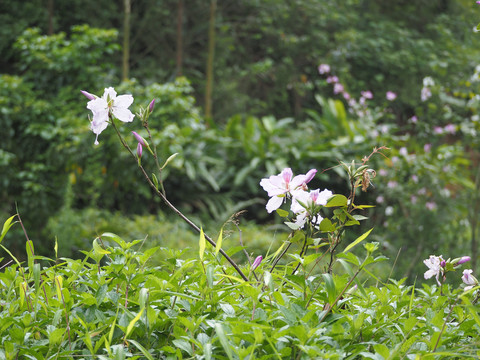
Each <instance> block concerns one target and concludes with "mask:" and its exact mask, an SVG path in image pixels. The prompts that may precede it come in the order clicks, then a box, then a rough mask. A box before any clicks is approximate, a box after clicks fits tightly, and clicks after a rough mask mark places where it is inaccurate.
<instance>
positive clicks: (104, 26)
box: [0, 0, 480, 280]
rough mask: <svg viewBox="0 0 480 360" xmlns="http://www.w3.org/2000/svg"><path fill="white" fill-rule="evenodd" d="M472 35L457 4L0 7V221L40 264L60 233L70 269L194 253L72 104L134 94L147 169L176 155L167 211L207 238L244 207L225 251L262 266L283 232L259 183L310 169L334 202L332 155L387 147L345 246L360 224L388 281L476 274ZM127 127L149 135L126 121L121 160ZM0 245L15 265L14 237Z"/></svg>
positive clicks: (51, 0)
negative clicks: (142, 245)
mask: <svg viewBox="0 0 480 360" xmlns="http://www.w3.org/2000/svg"><path fill="white" fill-rule="evenodd" d="M479 21H480V7H479V6H478V5H477V4H476V3H475V1H466V0H417V1H405V0H393V1H388V2H386V1H384V0H364V1H362V0H345V1H333V0H321V1H320V0H283V1H280V0H262V1H258V0H243V1H233V0H231V1H230V0H222V1H214V0H210V1H208V0H204V1H194V0H175V1H174V0H157V1H155V0H124V1H116V2H113V1H106V0H95V1H91V0H81V1H80V0H70V1H68V2H66V1H59V0H37V1H34V0H31V1H22V2H19V1H13V0H4V1H2V2H1V4H0V51H1V54H2V56H1V57H0V129H1V134H2V141H1V142H0V215H1V216H2V218H4V219H6V218H7V217H8V216H9V215H11V214H13V213H15V212H16V210H15V207H16V206H18V209H19V211H20V214H21V216H22V220H23V221H24V223H25V226H26V228H27V230H28V232H29V235H30V238H32V239H33V240H34V241H35V243H36V248H37V249H39V250H40V251H41V252H42V253H44V254H49V253H51V251H52V249H53V243H54V241H55V238H57V240H58V243H59V253H60V255H64V256H77V255H78V254H79V250H81V249H86V248H89V247H90V244H91V241H92V240H93V238H94V237H95V236H96V235H98V234H101V233H102V232H103V231H111V232H115V233H118V234H119V235H121V236H123V237H124V238H126V239H133V238H144V237H145V236H146V235H148V237H147V239H148V241H147V244H149V245H153V244H159V243H160V244H162V245H164V246H177V247H178V246H181V247H187V246H193V247H195V246H196V241H197V240H196V239H197V235H196V234H194V233H192V232H191V231H190V230H189V229H187V227H186V226H185V225H184V224H183V223H181V222H179V220H177V219H176V218H174V217H173V216H172V214H170V213H169V212H168V210H167V209H166V208H165V207H164V206H163V205H162V204H161V202H160V201H158V200H157V199H156V198H155V197H153V196H152V192H151V191H150V189H149V188H148V186H147V184H146V183H145V182H144V181H143V179H142V176H141V174H140V173H139V172H138V170H137V169H136V164H135V163H134V162H133V161H131V159H130V158H129V155H128V154H127V153H126V152H125V151H123V149H122V147H121V145H120V144H119V142H118V140H117V138H116V135H115V133H114V131H113V130H112V129H111V128H108V129H107V130H106V131H104V132H103V133H102V134H101V136H100V138H99V140H100V145H99V146H94V145H93V142H94V135H93V134H92V132H91V131H90V130H89V121H88V113H89V112H88V111H87V109H86V108H85V107H86V102H87V100H86V98H84V97H83V96H82V95H81V94H80V90H86V91H89V92H91V93H94V94H97V95H102V94H103V89H104V88H105V87H108V86H113V87H115V89H116V90H117V92H118V93H119V94H122V93H131V94H133V96H134V98H135V102H134V104H133V106H132V108H133V110H134V111H138V109H139V108H140V106H143V107H146V106H147V105H148V103H149V102H150V101H151V99H152V98H155V99H156V106H155V110H154V112H153V114H152V115H151V117H150V126H151V128H152V132H153V136H154V138H155V139H156V145H157V146H158V150H159V154H160V157H161V159H166V158H167V157H168V156H169V155H171V154H172V153H175V152H178V153H179V154H180V155H179V156H178V157H177V158H176V159H175V161H174V162H172V163H171V165H170V166H169V168H168V169H167V171H166V173H165V187H166V191H167V195H168V197H169V199H170V200H171V201H172V202H173V203H174V204H176V205H177V206H178V207H179V208H180V209H182V210H183V211H185V212H186V213H187V214H189V215H191V216H192V217H193V218H194V219H195V221H197V222H198V223H200V224H203V226H204V228H206V229H207V232H209V233H211V235H213V236H215V235H216V233H217V232H218V231H219V229H220V227H221V226H222V224H223V223H224V222H225V221H227V220H228V219H230V218H231V216H232V215H233V214H235V213H236V212H238V211H241V210H247V212H246V213H243V214H241V215H239V216H237V217H235V218H234V221H235V222H238V223H239V225H240V228H241V229H242V232H241V233H239V232H238V230H237V228H236V226H234V225H235V224H234V223H233V222H232V221H230V223H229V225H227V228H229V229H230V230H229V236H228V239H227V240H226V241H225V242H224V244H225V246H226V247H230V246H236V245H238V244H239V238H240V236H241V238H242V239H243V242H244V244H245V245H246V246H247V248H248V250H249V251H250V252H252V253H255V254H257V253H260V252H262V253H264V252H265V251H266V250H267V249H268V248H269V247H270V246H272V248H276V247H277V246H279V245H280V243H281V242H282V241H283V240H284V239H285V238H286V236H287V233H286V232H285V231H286V229H285V226H282V225H281V223H280V220H279V219H278V217H275V216H274V215H271V216H269V215H268V214H267V213H266V211H265V208H264V205H265V203H266V200H267V196H266V193H265V192H264V191H263V190H262V189H261V188H260V186H259V181H260V179H261V178H262V177H266V176H269V175H272V174H277V173H278V172H280V171H281V170H282V169H283V168H284V167H287V166H288V167H291V168H292V169H293V171H294V172H295V173H305V172H306V171H308V170H309V169H310V168H316V169H318V170H319V174H318V175H317V177H316V179H315V180H314V182H313V184H312V186H313V187H321V188H329V189H331V190H333V191H334V192H336V193H344V194H346V193H347V192H348V186H347V182H346V175H345V173H343V172H342V171H341V170H340V168H339V167H336V165H338V163H339V161H348V162H350V161H351V160H353V159H355V160H356V161H357V162H359V163H360V162H361V159H362V157H363V156H367V155H368V154H370V153H371V151H372V149H373V148H374V147H375V146H377V147H378V146H387V147H388V148H390V150H388V151H385V152H384V154H385V156H381V155H376V156H374V157H372V160H371V161H370V165H371V166H372V167H373V168H374V169H376V171H377V176H376V177H375V178H374V179H372V181H373V187H371V188H370V189H369V191H368V192H367V193H360V192H359V193H358V197H357V202H361V203H364V204H375V205H376V207H375V208H373V209H371V210H369V211H368V212H366V213H365V214H364V215H367V216H369V217H370V219H369V220H368V221H366V223H365V224H363V225H362V227H361V228H359V229H358V230H357V231H358V234H360V233H362V232H363V231H365V230H366V229H368V228H370V227H375V230H374V232H373V233H372V235H371V239H372V240H376V241H379V242H380V243H381V244H382V247H383V250H384V253H385V254H386V255H388V256H389V257H390V258H391V262H390V264H388V265H386V266H388V269H386V271H390V270H391V269H392V268H393V271H394V273H395V274H396V275H398V276H404V275H405V276H408V277H409V278H410V280H413V279H415V277H417V276H418V277H419V278H422V277H423V276H422V274H423V272H424V271H425V267H424V265H423V264H422V260H423V259H425V258H427V257H428V256H429V255H430V254H436V255H443V256H444V257H445V258H448V257H452V258H453V257H458V256H462V255H470V256H472V258H473V264H472V267H473V268H475V267H476V266H477V263H478V261H477V260H478V249H477V248H478V245H477V243H478V231H479V226H478V218H479V213H480V195H479V193H480V191H479V188H480V167H479V163H480V152H479V150H480V149H479V146H480V144H479V143H480V141H479V136H478V131H479V129H480V125H479V122H480V121H479V106H480V97H479V96H478V95H477V93H478V90H479V81H480V67H479V65H480V64H479V61H478V59H479V46H478V45H479V39H480V34H477V33H476V30H475V28H476V25H477V23H478V22H479ZM320 64H327V65H329V68H327V67H325V66H324V67H321V68H320V69H319V65H320ZM319 70H320V71H319ZM335 77H336V78H335ZM367 91H368V92H371V95H372V98H370V97H371V96H370V93H367ZM387 92H393V93H394V94H395V95H396V98H395V99H393V96H392V98H390V99H387ZM132 130H135V131H138V132H140V133H142V134H143V135H145V133H143V132H142V131H143V130H142V129H141V125H140V123H139V122H138V121H134V122H133V123H130V124H126V125H122V128H121V131H122V132H123V133H124V135H125V136H126V137H127V139H129V141H131V144H132V146H135V141H134V139H133V137H132V136H131V135H130V131H132ZM151 160H152V159H148V157H145V159H144V161H145V162H146V165H147V166H148V165H149V163H148V161H151ZM150 165H152V164H150ZM324 169H330V170H328V171H323V170H324ZM322 171H323V172H322ZM351 237H352V238H354V237H355V234H351ZM5 243H6V244H7V246H8V247H9V248H10V249H11V250H12V252H13V253H14V254H15V255H17V256H19V257H21V255H22V254H23V253H24V243H25V238H24V235H23V234H22V232H21V230H20V228H19V227H17V229H16V231H13V232H12V233H11V234H9V236H8V237H7V239H6V240H5ZM395 259H397V260H396V261H395Z"/></svg>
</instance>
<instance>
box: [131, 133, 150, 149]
mask: <svg viewBox="0 0 480 360" xmlns="http://www.w3.org/2000/svg"><path fill="white" fill-rule="evenodd" d="M132 134H133V136H135V139H137V141H138V143H139V144H141V145H142V146H148V144H147V141H146V140H145V139H144V138H143V137H141V136H140V135H138V133H137V132H135V131H132Z"/></svg>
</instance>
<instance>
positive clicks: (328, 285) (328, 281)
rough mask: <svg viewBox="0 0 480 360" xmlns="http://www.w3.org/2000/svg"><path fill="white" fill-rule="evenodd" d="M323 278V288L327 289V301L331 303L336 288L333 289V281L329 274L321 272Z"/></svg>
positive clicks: (335, 294) (335, 295)
mask: <svg viewBox="0 0 480 360" xmlns="http://www.w3.org/2000/svg"><path fill="white" fill-rule="evenodd" d="M322 277H323V279H324V280H325V290H326V291H327V296H328V302H329V303H330V305H332V304H333V303H334V302H335V299H336V297H337V290H336V289H335V282H334V281H333V277H332V275H331V274H322Z"/></svg>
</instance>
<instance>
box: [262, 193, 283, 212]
mask: <svg viewBox="0 0 480 360" xmlns="http://www.w3.org/2000/svg"><path fill="white" fill-rule="evenodd" d="M283 199H284V197H281V196H273V197H272V198H270V200H268V202H267V206H266V208H267V212H268V213H271V212H272V211H274V210H277V209H278V208H279V207H280V206H281V205H282V203H283Z"/></svg>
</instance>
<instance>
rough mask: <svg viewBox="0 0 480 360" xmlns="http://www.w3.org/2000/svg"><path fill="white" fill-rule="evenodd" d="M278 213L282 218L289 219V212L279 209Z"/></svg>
mask: <svg viewBox="0 0 480 360" xmlns="http://www.w3.org/2000/svg"><path fill="white" fill-rule="evenodd" d="M276 212H277V214H278V215H279V216H280V217H287V216H288V211H287V210H283V209H277V210H276Z"/></svg>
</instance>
